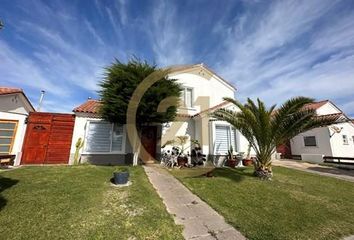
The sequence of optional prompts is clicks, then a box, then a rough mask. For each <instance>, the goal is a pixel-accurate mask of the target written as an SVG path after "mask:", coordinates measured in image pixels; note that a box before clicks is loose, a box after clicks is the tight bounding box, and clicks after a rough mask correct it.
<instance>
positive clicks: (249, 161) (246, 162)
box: [242, 144, 253, 166]
mask: <svg viewBox="0 0 354 240" xmlns="http://www.w3.org/2000/svg"><path fill="white" fill-rule="evenodd" d="M242 163H243V165H245V166H251V165H252V164H253V160H252V159H251V144H248V149H247V156H246V158H245V159H243V160H242Z"/></svg>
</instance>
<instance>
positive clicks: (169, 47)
mask: <svg viewBox="0 0 354 240" xmlns="http://www.w3.org/2000/svg"><path fill="white" fill-rule="evenodd" d="M151 15H152V19H151V23H150V25H149V26H146V31H147V33H148V35H149V38H150V40H151V43H152V49H153V51H154V56H155V59H156V62H157V64H158V65H160V66H168V65H174V64H186V63H190V62H191V60H192V58H193V56H192V53H191V49H192V48H191V42H192V39H191V38H189V37H188V36H191V35H188V34H189V32H188V29H187V28H184V27H183V26H181V25H179V24H178V22H179V21H178V18H179V17H180V16H178V15H177V13H176V10H175V7H174V6H173V5H168V4H167V1H161V2H159V3H158V5H156V6H154V9H153V12H152V14H151Z"/></svg>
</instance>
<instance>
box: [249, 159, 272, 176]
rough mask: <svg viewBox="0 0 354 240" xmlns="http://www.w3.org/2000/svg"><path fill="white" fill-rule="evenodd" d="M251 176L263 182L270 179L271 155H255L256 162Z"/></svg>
mask: <svg viewBox="0 0 354 240" xmlns="http://www.w3.org/2000/svg"><path fill="white" fill-rule="evenodd" d="M253 174H254V175H255V176H257V177H259V178H261V179H263V180H271V179H272V177H273V172H272V165H271V155H269V156H259V155H257V160H256V162H255V164H254V173H253Z"/></svg>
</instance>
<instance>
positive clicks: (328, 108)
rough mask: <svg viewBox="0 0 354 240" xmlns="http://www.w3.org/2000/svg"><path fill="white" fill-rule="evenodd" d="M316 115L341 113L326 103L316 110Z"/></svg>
mask: <svg viewBox="0 0 354 240" xmlns="http://www.w3.org/2000/svg"><path fill="white" fill-rule="evenodd" d="M316 113H317V115H320V116H321V115H328V114H337V113H342V111H341V110H340V109H339V108H338V107H337V106H336V105H334V104H333V103H332V102H331V101H326V103H325V104H323V105H322V106H320V107H319V108H317V109H316Z"/></svg>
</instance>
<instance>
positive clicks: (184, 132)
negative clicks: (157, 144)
mask: <svg viewBox="0 0 354 240" xmlns="http://www.w3.org/2000/svg"><path fill="white" fill-rule="evenodd" d="M169 124H170V127H163V128H162V139H161V142H162V143H164V142H166V141H169V140H176V136H188V139H189V140H188V143H187V144H186V145H185V148H186V152H187V151H188V152H190V151H191V149H190V146H191V142H190V140H191V139H193V140H195V139H198V138H197V136H196V134H195V132H196V129H195V122H194V120H193V119H186V120H184V121H182V120H180V121H176V122H173V123H172V122H171V123H169ZM174 126H178V129H177V131H176V133H175V135H174V136H171V133H169V131H172V130H173V129H174ZM171 148H172V145H167V146H166V147H165V148H164V149H165V150H170V149H171Z"/></svg>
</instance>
